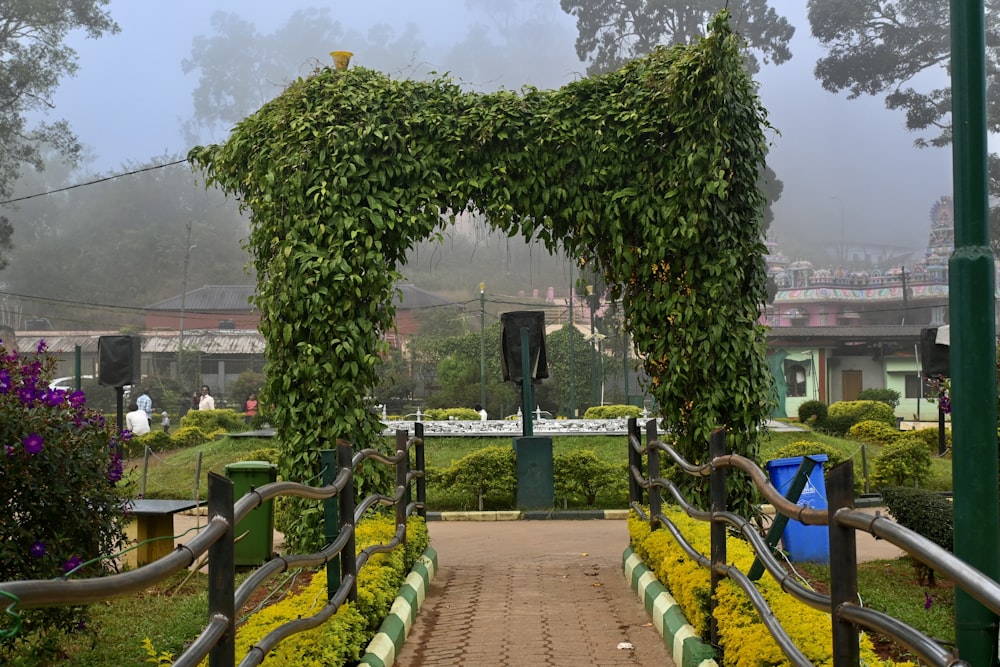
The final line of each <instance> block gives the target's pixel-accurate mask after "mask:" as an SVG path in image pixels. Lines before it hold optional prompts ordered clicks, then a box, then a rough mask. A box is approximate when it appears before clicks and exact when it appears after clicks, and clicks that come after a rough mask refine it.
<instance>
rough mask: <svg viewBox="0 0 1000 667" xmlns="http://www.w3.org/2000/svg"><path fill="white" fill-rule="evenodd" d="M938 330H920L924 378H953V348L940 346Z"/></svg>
mask: <svg viewBox="0 0 1000 667" xmlns="http://www.w3.org/2000/svg"><path fill="white" fill-rule="evenodd" d="M937 332H938V330H937V329H936V328H932V329H921V330H920V356H921V357H923V359H922V364H921V365H922V366H923V368H924V377H928V378H932V377H937V376H939V375H940V376H942V377H946V378H947V377H951V347H950V346H948V345H938V344H937V342H936V340H937Z"/></svg>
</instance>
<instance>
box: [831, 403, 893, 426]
mask: <svg viewBox="0 0 1000 667" xmlns="http://www.w3.org/2000/svg"><path fill="white" fill-rule="evenodd" d="M827 417H828V418H829V419H835V418H839V417H852V418H853V419H854V421H853V423H852V426H853V425H854V424H857V423H858V422H860V421H864V420H866V419H873V420H875V421H880V422H885V423H886V424H888V425H889V426H895V425H896V413H895V412H894V411H893V409H892V407H891V406H889V405H886V404H885V403H882V402H881V401H837V402H836V403H834V404H833V405H831V406H830V408H829V409H828V411H827ZM848 428H850V427H848Z"/></svg>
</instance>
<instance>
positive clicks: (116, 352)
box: [97, 336, 141, 387]
mask: <svg viewBox="0 0 1000 667" xmlns="http://www.w3.org/2000/svg"><path fill="white" fill-rule="evenodd" d="M140 346H141V341H140V339H139V337H138V336H101V337H100V338H98V339H97V356H98V362H97V363H98V365H97V381H98V382H99V383H100V384H103V385H105V386H108V387H124V386H125V385H127V384H137V383H138V382H139V380H140V379H141V366H140V363H139V360H140Z"/></svg>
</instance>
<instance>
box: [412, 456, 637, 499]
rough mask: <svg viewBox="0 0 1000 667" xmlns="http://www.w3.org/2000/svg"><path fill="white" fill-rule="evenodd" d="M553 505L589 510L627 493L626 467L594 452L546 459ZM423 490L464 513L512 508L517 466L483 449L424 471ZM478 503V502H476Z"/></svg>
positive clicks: (515, 488)
mask: <svg viewBox="0 0 1000 667" xmlns="http://www.w3.org/2000/svg"><path fill="white" fill-rule="evenodd" d="M552 471H553V477H554V478H555V480H554V484H555V494H556V500H557V501H558V500H565V501H566V503H567V504H572V505H574V506H580V505H585V506H587V507H592V506H594V505H595V504H596V503H597V499H598V496H607V495H615V496H620V498H621V504H622V505H624V504H625V501H626V497H627V493H628V486H627V484H628V473H627V470H626V465H625V464H624V463H622V464H621V465H614V464H610V463H606V462H604V461H602V460H601V459H600V458H599V457H598V456H597V454H596V453H595V452H593V451H591V450H581V451H576V452H569V453H567V454H556V455H555V456H554V457H553V459H552ZM427 483H428V486H434V487H438V488H441V489H447V490H448V491H450V492H452V493H453V494H455V495H457V498H456V499H457V500H458V502H460V503H461V504H462V505H463V506H464V507H465V508H467V509H472V508H475V507H479V506H483V507H485V506H487V505H488V506H490V507H493V508H502V507H513V506H514V500H515V498H514V496H515V494H516V492H517V462H516V459H515V455H514V450H513V449H512V448H511V447H503V446H492V447H484V448H482V449H479V450H477V451H474V452H471V453H469V454H466V455H465V456H463V457H462V458H460V459H458V460H457V461H455V462H453V463H452V464H451V465H450V466H449V467H448V468H447V469H444V470H440V469H429V470H428V471H427ZM480 500H482V503H480Z"/></svg>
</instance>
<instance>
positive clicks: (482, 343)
mask: <svg viewBox="0 0 1000 667" xmlns="http://www.w3.org/2000/svg"><path fill="white" fill-rule="evenodd" d="M479 405H481V406H483V407H484V408H485V407H486V283H479Z"/></svg>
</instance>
